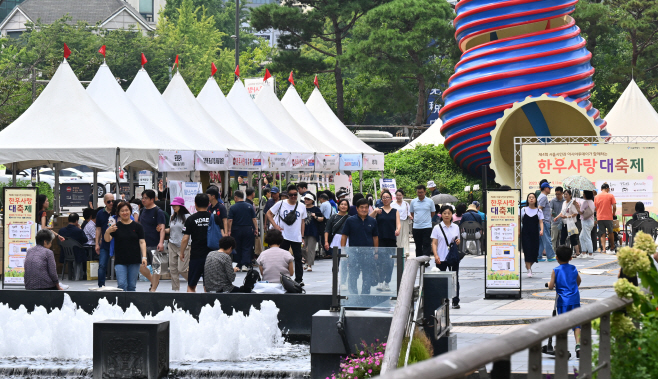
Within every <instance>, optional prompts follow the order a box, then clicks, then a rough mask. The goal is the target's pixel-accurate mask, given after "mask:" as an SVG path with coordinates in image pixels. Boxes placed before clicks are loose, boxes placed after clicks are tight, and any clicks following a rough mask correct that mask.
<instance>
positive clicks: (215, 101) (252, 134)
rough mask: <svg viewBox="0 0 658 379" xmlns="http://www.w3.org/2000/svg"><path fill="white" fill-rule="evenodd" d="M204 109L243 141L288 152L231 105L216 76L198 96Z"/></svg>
mask: <svg viewBox="0 0 658 379" xmlns="http://www.w3.org/2000/svg"><path fill="white" fill-rule="evenodd" d="M196 99H197V101H198V102H199V104H201V106H202V107H203V109H205V110H206V112H208V114H209V115H210V116H211V117H212V118H213V119H214V120H215V121H217V122H218V123H220V122H221V123H222V125H224V126H226V127H229V128H230V130H231V134H233V135H234V136H235V137H236V138H238V139H239V140H241V141H250V142H251V143H252V144H253V145H255V146H256V147H257V148H258V149H259V151H263V152H273V153H283V152H288V151H287V150H286V149H284V148H283V147H282V146H280V145H279V144H278V143H277V142H276V141H274V140H271V139H269V138H267V137H266V136H264V135H262V134H261V133H260V132H259V131H257V130H256V129H255V128H252V127H251V126H250V125H249V124H248V123H247V122H246V121H245V120H243V119H242V118H241V117H240V116H239V115H238V113H237V112H236V111H235V110H234V109H233V107H231V104H229V102H228V101H226V97H224V94H223V93H222V90H221V89H220V88H219V85H218V84H217V82H216V81H215V78H213V77H210V78H208V81H207V82H206V84H205V85H204V86H203V88H202V89H201V92H199V95H197V97H196Z"/></svg>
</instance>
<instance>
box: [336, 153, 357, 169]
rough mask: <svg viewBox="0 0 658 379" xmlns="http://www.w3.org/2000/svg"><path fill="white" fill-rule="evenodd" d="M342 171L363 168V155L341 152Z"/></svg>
mask: <svg viewBox="0 0 658 379" xmlns="http://www.w3.org/2000/svg"><path fill="white" fill-rule="evenodd" d="M339 169H340V171H359V170H361V169H363V155H361V154H340V167H339Z"/></svg>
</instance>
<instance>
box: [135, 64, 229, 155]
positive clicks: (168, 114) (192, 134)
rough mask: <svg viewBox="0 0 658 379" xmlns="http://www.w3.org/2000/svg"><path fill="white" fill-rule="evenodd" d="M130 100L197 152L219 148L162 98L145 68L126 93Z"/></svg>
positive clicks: (165, 129) (153, 121) (161, 127)
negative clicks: (188, 123) (189, 124)
mask: <svg viewBox="0 0 658 379" xmlns="http://www.w3.org/2000/svg"><path fill="white" fill-rule="evenodd" d="M126 95H127V96H128V98H129V99H130V100H131V101H132V102H133V104H135V106H136V107H137V109H139V110H141V111H142V113H143V114H144V115H145V116H146V117H147V118H148V119H149V121H151V122H152V123H153V124H155V125H158V126H159V130H162V131H165V132H167V133H169V134H171V135H172V136H174V138H176V139H177V140H179V141H181V142H183V143H184V144H185V145H187V146H190V147H194V149H195V150H214V149H217V146H216V145H215V144H213V143H212V141H211V140H210V139H208V137H207V136H204V135H202V134H201V133H199V132H197V130H196V128H193V127H190V126H188V125H187V123H186V122H185V121H183V119H181V118H180V117H179V116H178V114H176V112H174V110H173V109H171V107H170V106H169V104H167V102H166V101H165V100H164V99H163V98H162V95H160V92H159V91H158V89H157V88H156V87H155V84H153V82H152V81H151V78H150V77H149V74H148V73H147V72H146V70H144V69H143V68H142V69H141V70H139V71H138V72H137V75H136V76H135V79H133V82H132V83H131V84H130V87H128V90H127V91H126Z"/></svg>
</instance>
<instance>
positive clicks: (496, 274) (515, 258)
mask: <svg viewBox="0 0 658 379" xmlns="http://www.w3.org/2000/svg"><path fill="white" fill-rule="evenodd" d="M520 199H521V191H520V190H518V189H514V190H507V191H487V192H486V202H485V206H486V208H485V209H486V213H487V228H488V230H487V244H486V248H487V255H486V260H485V275H486V279H485V289H505V288H511V289H519V290H520V289H521V280H520V278H521V255H520V249H519V246H520V244H519V239H520V235H521V217H520V208H519V205H520ZM537 238H539V236H537Z"/></svg>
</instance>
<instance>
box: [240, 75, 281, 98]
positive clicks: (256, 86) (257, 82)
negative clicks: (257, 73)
mask: <svg viewBox="0 0 658 379" xmlns="http://www.w3.org/2000/svg"><path fill="white" fill-rule="evenodd" d="M264 84H265V81H263V78H246V79H245V80H244V88H245V89H246V90H247V93H248V94H249V96H251V100H255V99H256V96H258V93H259V92H260V91H261V90H262V89H263V86H264ZM267 84H268V86H267V88H268V89H269V90H273V89H274V86H275V82H274V77H273V76H271V77H269V78H268V79H267Z"/></svg>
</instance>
